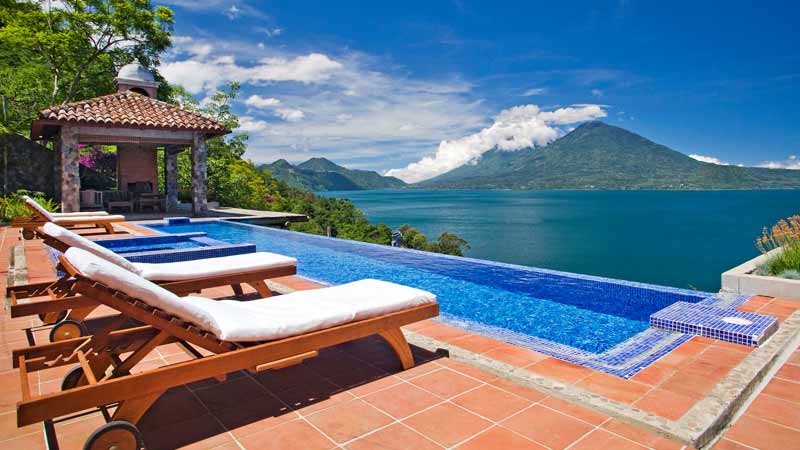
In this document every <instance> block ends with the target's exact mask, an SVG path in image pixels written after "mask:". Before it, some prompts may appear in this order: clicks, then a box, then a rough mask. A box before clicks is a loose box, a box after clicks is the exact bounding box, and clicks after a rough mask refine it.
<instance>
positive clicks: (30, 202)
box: [22, 195, 53, 222]
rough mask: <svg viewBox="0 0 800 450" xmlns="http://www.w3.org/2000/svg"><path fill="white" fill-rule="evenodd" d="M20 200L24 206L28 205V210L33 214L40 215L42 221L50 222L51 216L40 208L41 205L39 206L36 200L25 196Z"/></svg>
mask: <svg viewBox="0 0 800 450" xmlns="http://www.w3.org/2000/svg"><path fill="white" fill-rule="evenodd" d="M22 199H23V200H24V201H25V204H26V205H28V208H29V209H30V210H31V211H33V212H35V213H36V214H38V215H40V216H41V217H42V219H45V220H47V221H50V222H52V221H53V216H52V215H51V214H50V212H49V211H47V210H46V209H44V208H42V205H40V204H39V202H37V201H36V200H34V199H32V198H30V197H28V196H27V195H23V196H22Z"/></svg>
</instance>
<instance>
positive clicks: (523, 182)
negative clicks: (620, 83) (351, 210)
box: [413, 122, 800, 189]
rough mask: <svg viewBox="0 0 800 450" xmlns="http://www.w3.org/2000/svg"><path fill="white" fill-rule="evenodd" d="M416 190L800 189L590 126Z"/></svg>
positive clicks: (795, 173)
mask: <svg viewBox="0 0 800 450" xmlns="http://www.w3.org/2000/svg"><path fill="white" fill-rule="evenodd" d="M413 187H420V188H433V189H798V188H800V170H777V169H762V168H754V167H736V166H721V165H717V164H709V163H704V162H700V161H696V160H694V159H692V158H690V157H688V156H686V155H684V154H683V153H680V152H677V151H675V150H672V149H670V148H668V147H665V146H663V145H660V144H656V143H655V142H652V141H650V140H648V139H645V138H643V137H641V136H639V135H637V134H634V133H631V132H630V131H627V130H624V129H622V128H619V127H615V126H611V125H606V124H604V123H602V122H588V123H585V124H583V125H581V126H580V127H578V128H576V129H575V130H573V131H572V132H570V133H568V134H567V135H565V136H563V137H561V138H559V139H557V140H555V141H553V142H552V143H550V144H549V145H547V146H545V147H539V148H529V149H523V150H518V151H513V152H509V151H501V150H491V151H489V152H487V153H484V154H483V156H482V157H481V159H480V160H478V161H477V162H476V163H471V164H466V165H463V166H461V167H459V168H457V169H454V170H451V171H450V172H447V173H445V174H442V175H439V176H437V177H434V178H431V179H430V180H425V181H423V182H420V183H417V184H415V185H413Z"/></svg>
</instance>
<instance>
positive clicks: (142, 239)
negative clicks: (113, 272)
mask: <svg viewBox="0 0 800 450" xmlns="http://www.w3.org/2000/svg"><path fill="white" fill-rule="evenodd" d="M203 237H206V233H204V232H202V231H197V232H193V233H176V234H162V235H158V236H131V237H125V238H119V239H101V240H97V241H94V242H96V243H97V244H100V245H102V246H103V247H105V248H107V249H110V250H114V249H116V248H119V247H133V246H136V245H153V244H173V243H176V242H185V241H190V240H196V241H200V239H199V238H203ZM214 242H217V243H221V242H220V241H214Z"/></svg>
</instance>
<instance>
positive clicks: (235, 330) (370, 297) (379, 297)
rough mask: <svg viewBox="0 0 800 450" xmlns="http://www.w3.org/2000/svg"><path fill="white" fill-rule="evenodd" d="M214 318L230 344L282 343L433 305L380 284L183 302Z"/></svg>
mask: <svg viewBox="0 0 800 450" xmlns="http://www.w3.org/2000/svg"><path fill="white" fill-rule="evenodd" d="M186 300H187V301H191V302H195V303H196V304H197V305H198V306H199V307H201V308H202V309H203V310H204V311H205V312H206V313H208V314H209V315H211V316H212V317H214V328H213V329H211V330H209V331H212V332H213V333H214V334H215V335H216V336H217V337H218V338H220V339H222V340H226V341H234V342H254V341H269V340H274V339H282V338H285V337H289V336H297V335H300V334H305V333H310V332H312V331H316V330H322V329H325V328H330V327H333V326H336V325H342V324H346V323H349V322H355V321H358V320H364V319H369V318H371V317H377V316H380V315H384V314H388V313H392V312H397V311H401V310H403V309H407V308H411V307H414V306H421V305H425V304H429V303H435V302H436V296H435V295H433V294H431V293H430V292H426V291H423V290H420V289H415V288H411V287H408V286H403V285H399V284H395V283H389V282H386V281H380V280H370V279H366V280H359V281H354V282H352V283H347V284H342V285H339V286H334V287H328V288H322V289H312V290H308V291H296V292H293V293H291V294H286V295H279V296H276V297H270V298H263V299H259V300H253V301H249V302H241V301H236V300H209V299H207V298H203V297H187V298H186Z"/></svg>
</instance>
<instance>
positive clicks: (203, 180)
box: [192, 133, 208, 217]
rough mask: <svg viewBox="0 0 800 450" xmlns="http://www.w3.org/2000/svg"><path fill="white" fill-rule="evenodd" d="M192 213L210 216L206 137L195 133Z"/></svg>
mask: <svg viewBox="0 0 800 450" xmlns="http://www.w3.org/2000/svg"><path fill="white" fill-rule="evenodd" d="M192 212H193V213H194V215H195V216H200V217H202V216H206V215H208V177H207V174H206V136H205V134H203V133H195V134H194V139H193V145H192Z"/></svg>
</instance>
